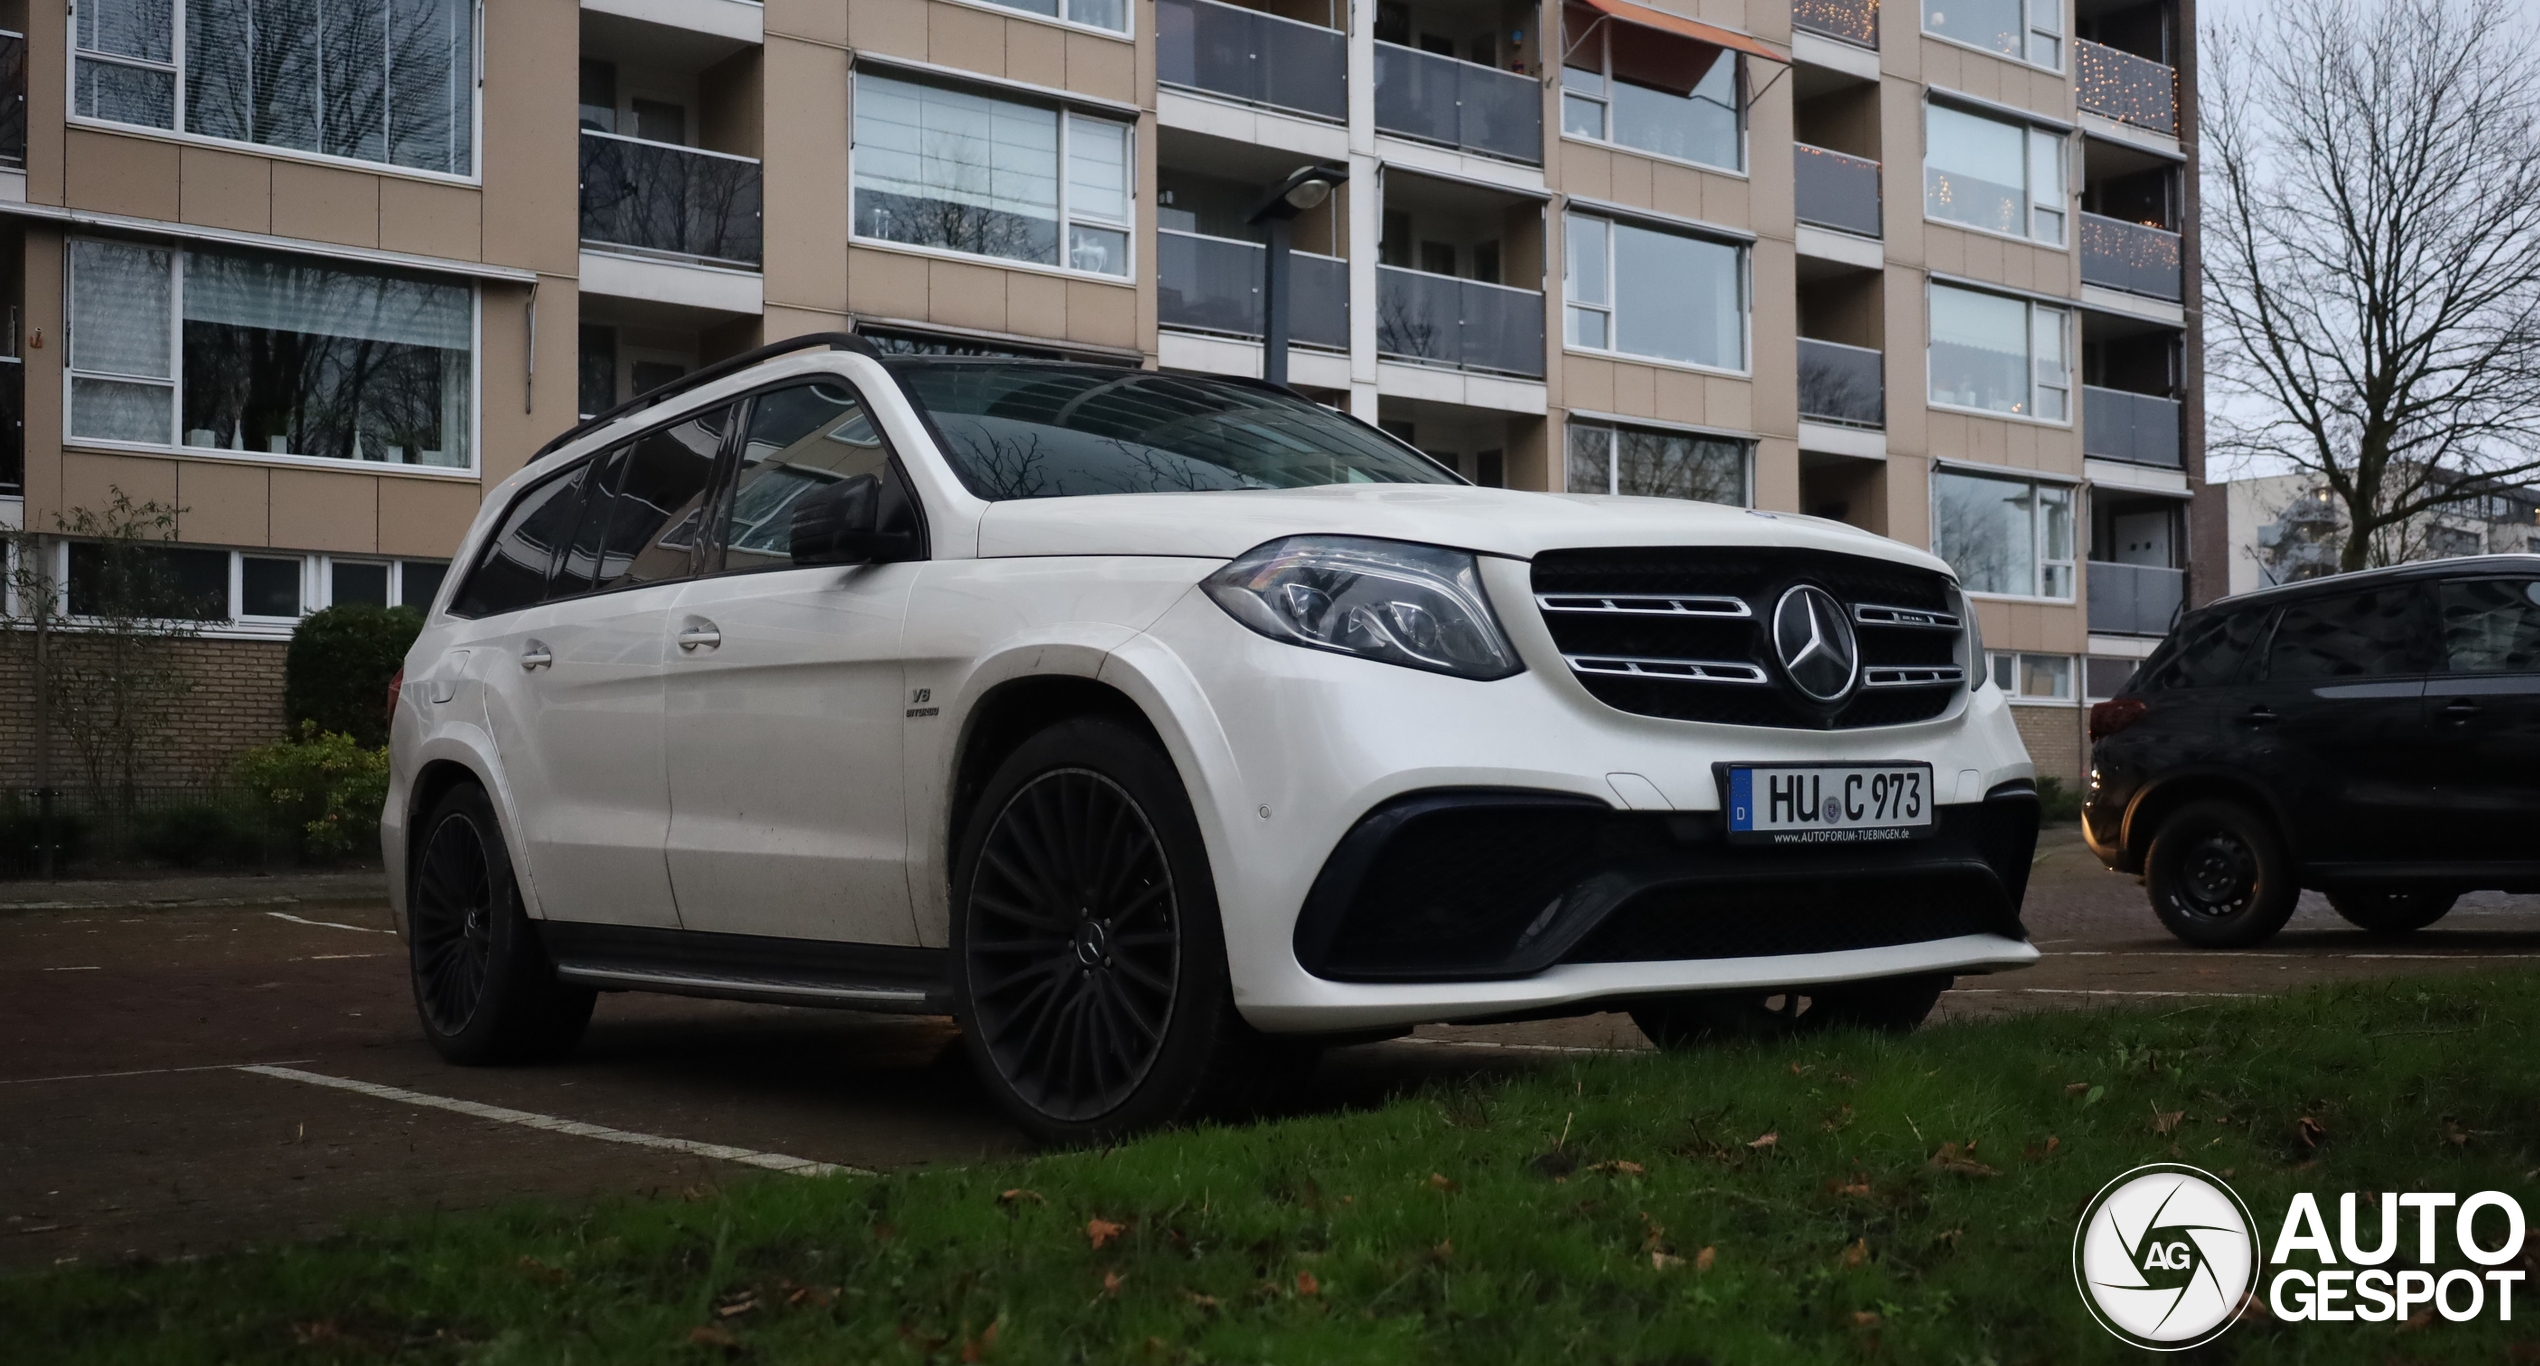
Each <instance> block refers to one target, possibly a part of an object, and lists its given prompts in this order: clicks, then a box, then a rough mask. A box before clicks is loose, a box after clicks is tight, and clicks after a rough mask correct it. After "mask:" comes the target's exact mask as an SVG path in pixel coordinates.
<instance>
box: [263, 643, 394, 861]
mask: <svg viewBox="0 0 2540 1366" xmlns="http://www.w3.org/2000/svg"><path fill="white" fill-rule="evenodd" d="M321 615H322V614H321ZM294 648H297V647H296V645H295V647H294ZM385 682H386V680H385V679H383V680H382V684H383V687H384V685H385ZM238 776H239V777H240V779H241V780H243V781H244V782H245V783H246V784H247V785H248V786H249V787H251V788H254V789H255V790H256V792H257V793H258V794H260V795H261V796H262V797H263V798H264V800H265V802H266V804H267V806H268V807H269V809H270V810H271V812H272V819H273V821H274V824H275V828H276V830H277V832H279V831H281V830H290V831H293V832H295V833H296V834H297V835H298V837H299V844H300V851H301V853H302V855H303V856H304V857H306V858H309V859H312V860H317V861H325V860H330V859H340V858H345V857H347V856H353V857H363V858H367V857H368V856H370V854H372V853H373V852H374V851H376V850H377V849H378V848H379V811H380V808H381V807H383V806H385V805H386V804H387V802H388V748H387V746H385V745H381V746H378V747H375V748H365V747H364V746H362V745H361V744H360V743H358V742H356V741H355V740H354V739H353V737H352V736H350V735H347V734H344V733H343V732H341V731H321V730H319V729H318V725H317V723H316V722H314V721H303V722H301V723H300V730H299V736H298V738H297V739H290V740H276V741H274V742H273V743H272V744H270V745H265V746H262V747H260V748H257V749H251V750H249V751H247V753H246V754H245V755H244V756H242V757H241V758H240V759H239V761H238Z"/></svg>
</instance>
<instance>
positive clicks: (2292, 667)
mask: <svg viewBox="0 0 2540 1366" xmlns="http://www.w3.org/2000/svg"><path fill="white" fill-rule="evenodd" d="M2417 601H2418V599H2417V594H2416V592H2415V590H2414V589H2413V588H2412V587H2408V586H2399V587H2392V588H2376V589H2371V590H2368V591H2366V592H2361V593H2346V594H2342V595H2340V596H2337V597H2333V598H2316V599H2313V600H2311V601H2309V602H2297V603H2294V604H2292V605H2291V606H2288V607H2286V608H2285V609H2284V617H2283V619H2282V620H2281V621H2279V622H2278V623H2277V624H2276V628H2275V639H2274V640H2273V641H2272V642H2271V643H2270V644H2269V645H2268V646H2267V678H2268V680H2269V681H2270V682H2279V683H2281V682H2299V681H2301V680H2304V679H2312V678H2363V677H2370V676H2373V675H2376V674H2404V673H2415V672H2417V671H2419V670H2421V669H2423V668H2424V667H2425V666H2424V664H2423V663H2422V662H2421V661H2422V655H2421V653H2420V652H2419V650H2418V649H2417V631H2416V612H2415V605H2416V603H2417Z"/></svg>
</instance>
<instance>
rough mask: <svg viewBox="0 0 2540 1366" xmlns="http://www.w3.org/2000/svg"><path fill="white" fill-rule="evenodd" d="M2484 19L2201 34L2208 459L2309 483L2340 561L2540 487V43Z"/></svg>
mask: <svg viewBox="0 0 2540 1366" xmlns="http://www.w3.org/2000/svg"><path fill="white" fill-rule="evenodd" d="M2491 16H2492V11H2473V10H2471V9H2470V8H2469V7H2468V5H2467V4H2466V0H2305V3H2302V4H2297V5H2280V6H2279V5H2269V6H2264V7H2252V8H2251V11H2250V12H2249V13H2248V15H2247V17H2245V18H2243V19H2241V20H2239V21H2236V22H2226V23H2224V24H2222V25H2220V26H2218V27H2217V28H2216V29H2214V30H2213V31H2212V32H2211V34H2210V35H2209V37H2208V51H2209V54H2210V55H2209V57H2208V59H2207V61H2206V64H2205V69H2206V97H2205V107H2204V110H2203V127H2204V148H2203V151H2204V163H2205V173H2204V189H2205V196H2206V205H2205V214H2204V225H2205V280H2206V291H2205V293H2206V319H2207V322H2208V324H2209V325H2210V335H2211V336H2212V338H2213V343H2214V345H2213V355H2212V357H2211V358H2210V366H2211V371H2212V374H2213V377H2214V379H2215V380H2216V381H2217V387H2218V389H2219V390H2221V392H2222V393H2223V394H2224V395H2226V396H2227V397H2229V398H2232V399H2234V400H2237V402H2234V403H2228V404H2222V405H2217V407H2218V408H2219V409H2221V410H2222V412H2223V414H2224V415H2223V416H2221V417H2218V419H2217V422H2216V428H2217V430H2216V433H2215V436H2216V439H2215V441H2214V448H2215V449H2216V450H2217V451H2218V452H2220V453H2223V454H2226V455H2228V456H2235V457H2240V458H2242V459H2247V458H2249V457H2257V458H2259V460H2260V461H2261V462H2265V463H2273V462H2283V463H2289V464H2291V465H2293V466H2295V467H2297V468H2299V469H2301V470H2304V471H2307V472H2309V473H2311V474H2313V475H2315V476H2316V477H2317V478H2318V479H2319V480H2320V481H2321V483H2322V484H2323V485H2324V486H2325V487H2326V488H2327V489H2328V490H2329V491H2330V493H2331V494H2332V496H2333V497H2335V498H2336V499H2337V500H2338V501H2339V502H2340V503H2341V504H2342V505H2343V508H2344V512H2345V514H2346V515H2345V518H2344V521H2345V523H2346V534H2345V537H2344V542H2343V544H2342V545H2341V546H2340V548H2339V556H2338V561H2339V568H2341V569H2349V570H2351V569H2360V568H2363V567H2365V566H2367V565H2371V564H2375V563H2391V562H2395V561H2397V560H2399V559H2403V558H2406V556H2407V553H2408V547H2407V543H2408V541H2409V540H2410V538H2411V536H2412V534H2413V533H2412V532H2411V528H2413V527H2421V526H2422V524H2423V523H2424V522H2425V520H2426V514H2428V513H2429V512H2431V511H2433V510H2435V509H2438V508H2442V507H2445V506H2447V505H2451V504H2456V503H2461V502H2466V501H2468V500H2470V499H2473V498H2479V497H2483V496H2485V495H2487V494H2489V493H2492V492H2496V491H2498V490H2500V489H2503V488H2507V487H2510V486H2512V485H2515V484H2517V483H2520V482H2522V481H2525V480H2527V479H2529V478H2531V477H2532V476H2533V475H2534V474H2535V473H2540V46H2535V44H2534V43H2533V41H2532V38H2533V35H2532V34H2531V33H2529V32H2505V31H2503V28H2504V26H2503V25H2500V24H2498V23H2497V22H2496V21H2495V20H2494V19H2493V18H2492V17H2491ZM2235 409H2239V410H2242V411H2241V412H2239V413H2237V414H2236V415H2235V414H2234V410H2235Z"/></svg>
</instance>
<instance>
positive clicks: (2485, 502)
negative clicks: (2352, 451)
mask: <svg viewBox="0 0 2540 1366" xmlns="http://www.w3.org/2000/svg"><path fill="white" fill-rule="evenodd" d="M2214 490H2215V493H2216V495H2217V497H2218V498H2219V499H2220V502H2221V506H2222V507H2223V509H2224V514H2223V515H2224V517H2225V526H2226V530H2225V533H2224V544H2225V545H2226V546H2227V547H2228V552H2227V554H2228V558H2227V559H2225V560H2224V562H2223V563H2222V564H2220V565H2217V566H2216V567H2215V570H2214V574H2215V578H2216V580H2217V581H2218V583H2220V584H2221V585H2222V587H2221V589H2220V591H2222V592H2227V593H2253V592H2256V591H2257V590H2258V589H2261V588H2271V587H2273V586H2275V585H2276V584H2279V583H2291V582H2293V581H2295V580H2297V579H2315V578H2319V577H2321V576H2322V575H2326V574H2334V573H2337V572H2339V571H2338V561H2339V552H2340V551H2341V550H2343V549H2344V548H2345V545H2346V537H2347V516H2346V505H2345V504H2344V503H2342V502H2339V501H2338V500H2337V498H2336V496H2335V495H2334V494H2332V493H2330V492H2329V490H2328V488H2327V486H2326V485H2325V484H2324V483H2323V482H2322V481H2321V480H2320V478H2319V477H2318V476H2317V475H2314V474H2307V473H2293V474H2262V475H2251V476H2244V477H2242V478H2239V479H2231V480H2226V481H2221V482H2218V483H2217V484H2215V485H2214ZM2378 539H2379V541H2380V547H2379V548H2380V550H2381V552H2382V554H2381V558H2383V559H2385V560H2387V561H2388V562H2390V563H2394V564H2396V563H2405V562H2407V561H2411V560H2447V559H2457V558H2459V557H2461V556H2465V555H2540V488H2535V487H2524V488H2508V489H2498V490H2496V491H2495V492H2492V493H2485V494H2481V495H2479V496H2478V497H2476V498H2469V499H2464V500H2463V501H2461V502H2457V503H2452V504H2448V505H2446V506H2444V507H2443V508H2441V509H2439V510H2437V511H2433V512H2427V513H2422V514H2419V515H2418V516H2416V517H2413V518H2410V519H2409V520H2408V521H2407V523H2406V524H2404V525H2402V526H2398V527H2392V528H2385V529H2384V530H2383V531H2382V533H2381V534H2380V536H2379V538H2378Z"/></svg>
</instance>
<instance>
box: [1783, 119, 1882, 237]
mask: <svg viewBox="0 0 2540 1366" xmlns="http://www.w3.org/2000/svg"><path fill="white" fill-rule="evenodd" d="M1791 150H1792V156H1793V161H1792V168H1791V170H1792V181H1793V184H1792V187H1791V188H1792V192H1793V194H1795V195H1796V196H1797V198H1798V206H1799V221H1800V222H1802V223H1813V224H1815V225H1816V226H1818V227H1821V228H1834V229H1837V230H1839V231H1842V232H1851V233H1859V234H1860V235H1861V236H1863V237H1876V236H1878V235H1879V164H1878V163H1877V162H1875V161H1872V160H1870V159H1869V158H1867V157H1856V156H1847V155H1845V154H1844V153H1841V152H1829V151H1827V150H1826V149H1825V148H1823V147H1811V146H1809V145H1808V144H1807V143H1804V142H1802V143H1797V144H1794V145H1793V147H1792V149H1791Z"/></svg>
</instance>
